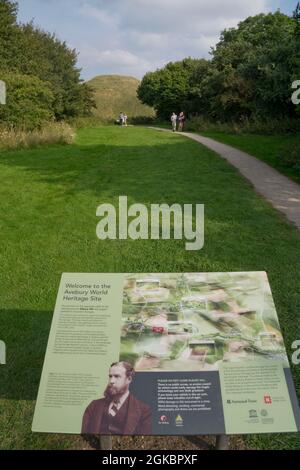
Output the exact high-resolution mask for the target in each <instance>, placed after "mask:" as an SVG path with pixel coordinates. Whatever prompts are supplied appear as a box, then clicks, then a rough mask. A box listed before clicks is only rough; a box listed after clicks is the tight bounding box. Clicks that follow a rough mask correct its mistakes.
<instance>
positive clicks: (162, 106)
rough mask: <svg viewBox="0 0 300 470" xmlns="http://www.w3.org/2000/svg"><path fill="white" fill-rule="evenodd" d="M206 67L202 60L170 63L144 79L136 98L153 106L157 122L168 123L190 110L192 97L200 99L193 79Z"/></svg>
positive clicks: (206, 63) (148, 74) (206, 64)
mask: <svg viewBox="0 0 300 470" xmlns="http://www.w3.org/2000/svg"><path fill="white" fill-rule="evenodd" d="M207 67H208V62H207V61H205V60H204V59H201V60H197V59H191V58H188V59H184V60H183V61H181V62H170V63H169V64H167V65H166V67H165V68H163V69H160V70H157V71H156V72H149V73H147V74H146V75H145V77H144V78H143V80H142V82H141V84H140V86H139V88H138V98H139V99H140V100H141V101H142V103H144V104H148V105H149V106H153V107H154V108H155V110H156V111H157V115H158V117H159V118H162V119H167V118H168V117H169V116H170V115H171V114H172V112H174V111H175V112H178V111H179V110H182V109H185V108H187V107H188V108H191V103H192V102H193V98H194V97H195V95H196V96H198V97H200V93H199V88H198V87H197V82H196V80H195V78H196V77H198V76H199V74H200V75H201V72H202V71H203V70H206V69H207ZM193 85H195V86H193Z"/></svg>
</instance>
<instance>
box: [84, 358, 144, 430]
mask: <svg viewBox="0 0 300 470" xmlns="http://www.w3.org/2000/svg"><path fill="white" fill-rule="evenodd" d="M133 377H134V369H133V367H132V365H131V364H130V363H128V362H117V363H114V364H112V365H111V367H110V369H109V381H108V385H107V387H106V389H105V391H104V398H101V399H100V400H94V401H92V402H91V403H90V404H89V406H88V407H87V409H86V410H85V412H84V415H83V420H82V430H81V432H82V434H100V435H112V434H113V435H126V436H128V435H149V434H151V431H152V418H151V409H150V407H149V406H148V405H146V404H145V403H142V402H141V401H139V400H138V399H137V398H135V397H134V396H133V395H132V394H131V393H130V391H129V386H130V384H131V382H132V380H133Z"/></svg>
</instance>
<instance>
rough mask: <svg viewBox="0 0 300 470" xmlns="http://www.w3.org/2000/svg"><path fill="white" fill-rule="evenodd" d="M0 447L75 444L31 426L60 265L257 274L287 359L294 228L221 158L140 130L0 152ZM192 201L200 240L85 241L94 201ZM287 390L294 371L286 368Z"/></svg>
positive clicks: (273, 439)
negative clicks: (195, 243) (2, 360)
mask: <svg viewBox="0 0 300 470" xmlns="http://www.w3.org/2000/svg"><path fill="white" fill-rule="evenodd" d="M0 178H1V180H0V181H1V184H0V200H1V205H0V246H1V252H0V286H1V307H0V338H1V339H2V340H4V341H5V342H6V345H7V365H6V366H1V367H0V384H1V386H0V448H1V449H56V448H64V449H71V448H82V447H84V443H83V441H82V439H81V438H80V437H72V436H69V437H68V436H66V437H65V436H57V435H47V434H46V435H41V434H32V433H31V430H30V429H31V422H32V417H33V411H34V400H35V398H36V395H37V390H38V385H39V380H40V374H41V369H42V365H43V358H44V353H45V349H46V345H47V339H48V333H49V327H50V324H51V319H52V313H53V309H54V305H55V300H56V294H57V289H58V286H59V282H60V277H61V273H62V272H180V271H183V272H190V271H199V272H201V271H213V272H214V271H247V270H250V271H252V270H254V271H257V270H266V271H267V272H268V274H269V279H270V283H271V287H272V290H273V294H274V299H275V303H276V306H277V310H278V314H279V318H280V322H281V327H282V331H283V334H284V338H285V342H286V346H287V349H288V354H289V355H290V353H291V344H292V342H293V341H294V340H296V339H299V338H300V322H299V313H300V292H299V271H300V257H299V252H300V234H299V232H298V231H297V230H296V228H294V227H293V226H291V225H289V224H288V223H287V222H286V221H285V219H284V218H283V217H282V216H281V215H280V214H279V213H277V212H276V211H275V210H274V209H273V208H272V207H271V206H270V205H269V204H268V203H267V202H265V201H264V200H263V199H261V198H260V197H259V196H257V195H256V194H255V193H254V191H253V189H252V187H251V186H250V185H249V184H248V183H247V182H246V181H245V180H244V179H243V178H242V177H241V176H240V175H239V174H238V172H237V171H236V170H235V169H234V168H232V167H231V166H229V164H228V163H227V162H226V161H224V160H223V159H222V158H219V157H218V156H217V155H215V154H214V153H213V152H211V151H209V150H207V149H205V148H204V147H201V146H200V145H199V144H197V143H196V142H192V141H189V140H187V139H182V138H181V137H180V136H177V135H172V134H171V133H170V134H169V133H160V132H157V131H152V130H148V129H143V128H127V129H122V128H118V127H103V128H98V129H85V130H82V131H80V132H79V134H78V136H77V139H76V142H75V144H72V145H68V146H49V147H41V148H38V149H34V150H19V151H11V152H2V153H0ZM120 195H127V196H128V199H129V204H131V203H134V202H140V203H145V204H150V203H163V202H165V203H168V204H173V203H176V202H178V203H182V204H183V203H193V204H195V203H204V204H205V206H206V209H205V212H206V242H205V247H204V249H203V250H202V251H199V252H187V251H185V249H184V244H185V242H184V241H173V240H170V241H105V242H100V241H99V240H98V239H97V238H96V224H97V218H96V208H97V206H98V205H99V204H101V203H104V202H106V203H112V204H114V205H116V206H117V204H118V198H119V196H120ZM293 376H294V380H295V383H296V387H297V391H298V396H300V369H299V366H298V367H294V368H293ZM247 445H248V446H249V447H253V448H264V447H265V448H269V449H280V448H293V449H295V448H300V439H299V437H298V435H297V434H293V435H278V436H277V435H275V436H269V435H267V436H253V437H249V438H248V439H247Z"/></svg>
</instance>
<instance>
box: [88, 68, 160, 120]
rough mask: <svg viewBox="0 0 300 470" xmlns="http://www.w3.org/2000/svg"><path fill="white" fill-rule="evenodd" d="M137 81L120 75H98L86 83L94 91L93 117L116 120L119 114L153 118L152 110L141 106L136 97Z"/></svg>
mask: <svg viewBox="0 0 300 470" xmlns="http://www.w3.org/2000/svg"><path fill="white" fill-rule="evenodd" d="M139 83H140V82H139V80H137V79H136V78H133V77H126V76H121V75H99V76H98V77H95V78H93V79H92V80H90V81H89V82H88V84H89V85H90V86H91V87H92V88H94V90H95V100H96V103H97V109H95V110H94V114H95V116H97V117H99V118H102V119H104V120H105V119H117V118H118V116H119V114H120V112H124V113H126V114H127V115H128V117H129V118H130V117H136V116H153V115H154V111H153V109H152V108H150V107H148V106H145V105H143V104H142V103H141V102H140V101H139V100H138V98H137V96H136V91H137V88H138V85H139Z"/></svg>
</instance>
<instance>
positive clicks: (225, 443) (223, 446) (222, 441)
mask: <svg viewBox="0 0 300 470" xmlns="http://www.w3.org/2000/svg"><path fill="white" fill-rule="evenodd" d="M216 450H229V437H228V436H226V434H222V435H221V436H216Z"/></svg>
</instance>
